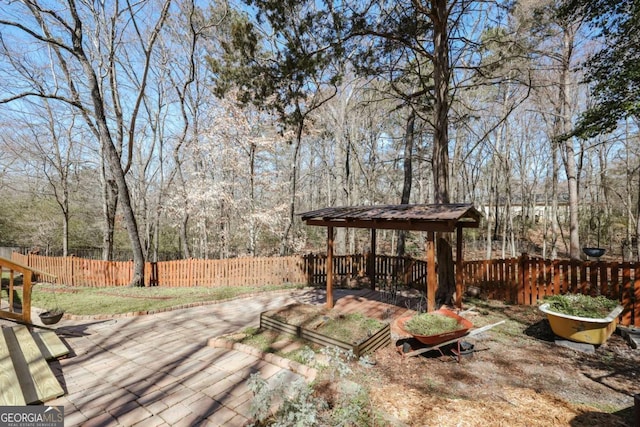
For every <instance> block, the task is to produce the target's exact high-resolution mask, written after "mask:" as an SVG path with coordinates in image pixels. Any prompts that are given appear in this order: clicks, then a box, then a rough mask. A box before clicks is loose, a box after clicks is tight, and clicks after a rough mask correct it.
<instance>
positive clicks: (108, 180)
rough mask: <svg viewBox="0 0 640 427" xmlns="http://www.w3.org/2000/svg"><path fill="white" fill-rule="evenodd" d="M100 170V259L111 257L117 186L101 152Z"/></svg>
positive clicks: (110, 258) (107, 259) (109, 258)
mask: <svg viewBox="0 0 640 427" xmlns="http://www.w3.org/2000/svg"><path fill="white" fill-rule="evenodd" d="M102 158H103V165H102V168H101V171H102V215H103V230H102V259H103V260H104V261H110V260H112V259H113V250H114V233H115V228H116V211H117V208H118V186H117V184H116V182H115V180H114V179H113V178H112V177H111V173H110V172H109V171H108V170H107V164H106V156H105V155H104V154H103V155H102Z"/></svg>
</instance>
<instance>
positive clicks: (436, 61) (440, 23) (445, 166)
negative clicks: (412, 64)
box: [431, 0, 460, 304]
mask: <svg viewBox="0 0 640 427" xmlns="http://www.w3.org/2000/svg"><path fill="white" fill-rule="evenodd" d="M447 3H448V2H447V0H432V1H431V9H432V11H431V20H432V22H433V83H434V95H435V96H434V104H433V115H434V123H433V126H434V128H433V156H432V162H433V164H432V167H433V183H434V199H435V203H449V84H450V79H451V65H450V64H449V28H448V20H449V9H448V4H447ZM447 237H450V236H447ZM458 256H460V254H458ZM437 259H438V289H437V291H436V301H438V302H439V303H441V304H452V303H453V302H454V300H455V298H454V294H455V290H456V283H455V274H454V269H453V255H452V249H451V244H450V243H449V242H448V241H446V240H444V239H438V251H437Z"/></svg>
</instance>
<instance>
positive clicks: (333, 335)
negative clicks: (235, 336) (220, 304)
mask: <svg viewBox="0 0 640 427" xmlns="http://www.w3.org/2000/svg"><path fill="white" fill-rule="evenodd" d="M260 327H261V328H264V329H270V330H274V331H278V332H282V333H286V334H290V335H293V336H296V337H299V338H301V339H304V340H306V341H309V342H312V343H314V344H317V345H320V346H324V347H329V346H333V347H338V348H341V349H343V350H346V351H349V350H351V351H353V353H354V354H355V355H356V357H360V356H362V355H365V354H367V353H372V352H374V351H376V350H377V349H379V348H381V347H384V346H387V345H389V344H390V343H391V329H390V326H389V324H388V323H382V322H380V321H377V320H375V319H371V318H367V317H364V316H362V315H358V314H355V315H354V314H342V313H339V312H336V311H334V310H326V309H322V308H319V307H317V306H311V305H307V304H294V305H290V306H286V307H283V308H282V309H278V310H270V311H265V312H262V313H260Z"/></svg>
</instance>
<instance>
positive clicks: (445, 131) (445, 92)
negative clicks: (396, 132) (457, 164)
mask: <svg viewBox="0 0 640 427" xmlns="http://www.w3.org/2000/svg"><path fill="white" fill-rule="evenodd" d="M431 7H432V20H433V49H434V54H433V82H434V90H435V94H434V95H435V100H434V105H433V116H434V123H433V126H434V128H433V158H432V161H433V181H434V187H435V188H434V198H435V202H436V203H449V80H450V78H451V68H450V64H449V39H448V35H449V34H448V19H449V13H448V10H447V0H432V2H431Z"/></svg>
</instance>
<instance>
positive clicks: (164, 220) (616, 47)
mask: <svg viewBox="0 0 640 427" xmlns="http://www.w3.org/2000/svg"><path fill="white" fill-rule="evenodd" d="M0 4H1V7H0V81H1V82H2V84H1V85H0V128H1V132H0V194H2V198H1V199H2V206H3V208H2V209H1V210H0V246H16V247H29V248H32V249H38V250H39V251H40V253H41V254H50V255H66V254H68V253H70V252H73V253H79V250H80V249H82V248H94V249H96V248H97V249H98V250H99V251H100V252H101V256H102V258H103V259H114V258H125V259H129V258H131V259H134V261H135V263H136V265H137V271H138V273H140V272H141V268H142V267H141V265H142V264H141V263H143V262H144V261H145V260H152V261H153V260H159V259H163V258H166V257H170V258H189V257H195V258H228V257H237V256H270V255H279V254H280V255H284V254H290V253H304V252H311V251H316V252H317V251H320V252H322V251H324V250H325V234H324V229H322V228H312V227H305V226H304V225H303V224H301V222H300V219H299V217H298V216H296V213H300V212H304V211H308V210H312V209H317V208H322V207H327V206H349V205H376V204H399V203H448V202H452V203H472V204H473V205H475V206H476V208H477V209H478V210H480V211H481V212H482V213H483V214H484V222H483V226H482V228H481V229H478V230H467V231H465V245H466V248H467V249H466V250H471V251H472V253H473V254H474V255H473V256H472V258H491V257H499V258H505V257H511V256H517V255H519V254H520V253H521V252H529V253H535V254H538V255H541V256H544V257H546V258H557V257H570V258H581V257H582V258H584V255H583V254H582V253H581V247H583V246H590V247H593V246H601V247H604V248H606V249H607V255H608V256H611V257H615V258H616V259H620V258H621V259H623V260H631V259H637V258H638V230H639V223H638V214H639V206H640V197H639V195H640V185H639V184H640V183H639V180H640V143H639V134H638V122H637V118H638V116H637V110H636V109H637V108H638V106H637V104H638V99H639V98H640V96H639V91H638V81H639V80H640V77H639V74H640V70H639V69H638V68H639V67H640V60H639V59H640V55H639V54H638V47H637V46H640V41H639V40H638V38H639V36H638V34H639V31H638V29H639V25H638V22H639V20H640V18H639V16H640V14H639V12H638V9H639V8H640V6H638V5H637V4H634V2H632V1H610V2H609V1H605V0H573V1H564V2H562V1H553V0H537V1H531V0H520V1H499V0H495V1H490V0H486V1H485V0H475V1H471V0H430V1H426V0H423V1H419V0H414V1H410V0H398V1H368V0H362V1H361V0H358V1H356V2H344V3H343V2H339V1H338V2H333V1H329V2H326V1H304V0H301V1H294V0H287V1H275V2H274V1H270V0H247V1H246V3H236V4H233V3H228V2H225V1H218V2H215V1H212V2H202V1H196V0H141V1H137V2H132V1H115V0H109V1H104V2H89V1H82V0H20V1H8V0H2V2H1V3H0ZM378 244H379V245H380V246H381V249H378V252H387V253H390V254H396V253H397V254H409V255H416V256H421V254H423V250H424V236H423V233H415V234H412V233H408V234H406V235H404V234H398V233H397V232H392V231H388V232H381V233H380V234H379V235H378ZM368 245H369V234H368V232H366V230H355V229H349V230H338V233H337V236H336V250H337V252H338V253H363V252H367V251H368V250H369V248H368ZM72 248H73V249H72ZM139 278H140V275H138V279H139ZM134 280H135V279H134Z"/></svg>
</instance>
